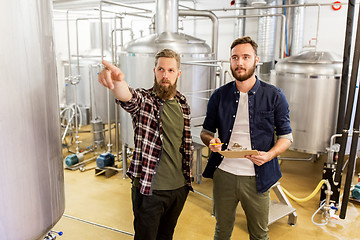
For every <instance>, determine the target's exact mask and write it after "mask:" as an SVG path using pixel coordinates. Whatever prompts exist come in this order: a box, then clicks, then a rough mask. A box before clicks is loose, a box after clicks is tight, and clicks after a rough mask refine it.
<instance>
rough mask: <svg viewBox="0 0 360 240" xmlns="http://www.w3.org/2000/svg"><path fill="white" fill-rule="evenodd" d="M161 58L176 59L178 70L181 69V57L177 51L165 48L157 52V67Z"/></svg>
mask: <svg viewBox="0 0 360 240" xmlns="http://www.w3.org/2000/svg"><path fill="white" fill-rule="evenodd" d="M161 57H166V58H174V59H175V60H176V63H177V67H178V69H179V68H180V55H179V54H178V53H176V52H175V51H173V50H171V49H167V48H165V49H163V50H160V51H159V52H157V53H156V55H155V67H156V65H157V64H158V60H159V58H161Z"/></svg>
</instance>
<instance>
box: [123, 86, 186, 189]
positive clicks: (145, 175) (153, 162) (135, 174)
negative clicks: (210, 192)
mask: <svg viewBox="0 0 360 240" xmlns="http://www.w3.org/2000/svg"><path fill="white" fill-rule="evenodd" d="M130 91H131V93H132V99H131V100H130V101H128V102H121V101H119V100H117V103H119V104H120V105H121V107H122V108H123V109H124V110H125V111H127V112H129V113H130V114H131V117H132V122H133V127H134V144H135V149H134V153H133V159H132V161H131V163H130V167H129V169H128V171H127V175H128V176H129V177H130V178H131V179H133V178H140V182H139V183H140V184H139V188H140V192H141V193H142V194H144V195H151V193H152V184H151V183H152V178H153V176H154V172H155V171H156V168H157V166H158V162H159V160H160V155H161V151H162V146H163V142H162V141H163V135H162V123H161V111H162V107H163V103H164V101H163V100H161V99H160V98H159V97H157V96H156V94H155V92H154V91H153V89H152V88H150V89H136V90H134V89H131V88H130ZM175 99H176V100H177V101H178V102H179V103H180V108H181V112H182V114H183V117H184V131H183V137H182V145H181V149H180V152H181V154H182V156H183V158H182V169H183V173H184V177H185V179H186V181H187V185H188V186H189V187H190V188H191V180H190V162H191V159H192V150H191V144H192V139H191V132H190V107H189V104H188V103H187V101H186V98H185V96H183V95H182V94H180V93H179V92H177V93H176V95H175Z"/></svg>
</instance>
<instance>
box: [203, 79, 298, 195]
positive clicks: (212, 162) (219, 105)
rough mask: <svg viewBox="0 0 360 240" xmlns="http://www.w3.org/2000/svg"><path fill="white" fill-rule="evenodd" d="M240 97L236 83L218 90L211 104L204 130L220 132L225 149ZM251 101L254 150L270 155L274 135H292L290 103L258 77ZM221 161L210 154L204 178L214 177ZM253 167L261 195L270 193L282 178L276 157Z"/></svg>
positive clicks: (218, 157)
mask: <svg viewBox="0 0 360 240" xmlns="http://www.w3.org/2000/svg"><path fill="white" fill-rule="evenodd" d="M239 97H240V92H239V90H238V89H237V87H236V84H235V81H233V82H230V83H228V84H226V85H224V86H222V87H220V88H218V89H217V90H215V92H214V93H213V94H212V95H211V97H210V99H209V102H208V106H207V113H206V118H205V121H204V124H203V129H204V130H205V131H210V132H212V133H216V131H218V135H219V138H220V140H221V142H222V143H224V144H223V145H222V150H225V149H226V148H227V147H228V143H229V141H230V137H231V132H232V129H233V127H234V122H235V117H234V116H236V111H237V108H238V103H239ZM248 101H249V102H248V104H249V126H250V139H251V148H252V149H256V150H259V151H265V152H267V151H269V150H270V149H271V148H272V147H273V146H274V144H275V134H276V135H277V136H281V135H286V134H289V133H291V132H292V130H291V127H290V118H289V104H288V102H287V100H286V97H285V95H284V93H283V91H282V90H281V89H279V88H277V87H275V86H273V85H271V84H268V83H265V82H263V81H260V80H259V79H258V78H256V82H255V85H254V86H253V87H252V88H251V89H250V91H249V92H248ZM222 159H223V156H222V155H221V154H219V153H214V152H213V153H211V155H210V158H209V161H208V164H207V166H206V168H205V170H204V173H203V176H204V177H208V178H212V177H213V174H214V171H215V169H216V168H217V167H218V166H219V165H220V163H221V161H222ZM254 167H255V176H256V183H257V191H258V192H259V193H263V192H265V191H267V190H268V189H269V188H270V187H271V186H272V185H273V184H275V183H276V182H277V181H278V180H279V179H280V178H281V171H280V166H279V162H278V160H277V158H274V159H272V160H271V161H269V162H266V163H265V164H263V165H261V166H257V165H255V164H254Z"/></svg>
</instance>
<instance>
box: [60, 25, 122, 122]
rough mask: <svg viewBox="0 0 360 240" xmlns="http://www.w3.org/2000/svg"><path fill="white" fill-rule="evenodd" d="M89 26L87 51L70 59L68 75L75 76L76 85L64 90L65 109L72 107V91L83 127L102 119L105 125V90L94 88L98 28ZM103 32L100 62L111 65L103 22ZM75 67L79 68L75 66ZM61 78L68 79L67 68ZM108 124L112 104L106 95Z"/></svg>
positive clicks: (108, 34)
mask: <svg viewBox="0 0 360 240" xmlns="http://www.w3.org/2000/svg"><path fill="white" fill-rule="evenodd" d="M89 26H90V36H91V37H90V40H91V44H90V49H89V50H85V51H82V52H81V53H80V54H79V55H80V56H79V61H78V60H77V57H73V58H72V61H71V75H72V76H73V77H77V76H79V77H80V79H79V81H76V80H75V81H74V82H75V83H77V84H76V87H75V85H73V84H70V83H67V84H66V86H65V96H66V97H65V100H66V103H65V105H67V106H69V105H72V104H74V103H75V95H74V91H75V89H76V95H77V96H76V98H77V99H76V102H77V104H78V106H79V108H80V109H81V113H82V120H83V121H82V123H81V124H83V125H87V124H89V123H90V120H94V119H99V118H100V119H102V120H103V122H108V111H107V110H108V108H107V105H108V101H109V98H108V95H107V90H106V88H104V87H102V86H101V85H99V84H98V81H97V78H98V76H97V73H98V72H99V67H98V65H99V64H100V63H101V42H100V36H101V34H100V24H99V22H95V21H92V22H89ZM103 32H104V56H103V57H104V59H105V60H107V61H111V51H110V49H111V47H110V43H111V39H110V34H111V33H110V25H109V23H107V22H104V23H103ZM78 63H79V66H78ZM64 70H65V76H69V75H70V71H69V65H68V64H66V65H65V69H64ZM110 98H111V99H110V121H111V122H114V119H115V110H114V109H115V100H114V97H113V95H112V94H110Z"/></svg>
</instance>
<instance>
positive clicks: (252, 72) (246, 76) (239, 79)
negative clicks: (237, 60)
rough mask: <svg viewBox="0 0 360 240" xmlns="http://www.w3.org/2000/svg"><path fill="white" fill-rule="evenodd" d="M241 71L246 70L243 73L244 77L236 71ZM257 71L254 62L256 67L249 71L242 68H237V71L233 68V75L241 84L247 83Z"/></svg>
mask: <svg viewBox="0 0 360 240" xmlns="http://www.w3.org/2000/svg"><path fill="white" fill-rule="evenodd" d="M239 69H244V70H245V72H244V73H243V75H240V74H238V73H237V72H236V71H237V70H239ZM255 69H256V62H254V65H253V66H252V67H250V68H249V69H245V68H240V67H237V68H235V69H233V68H231V73H232V75H233V76H234V78H235V79H236V80H238V81H240V82H243V81H246V80H248V79H249V78H250V77H251V76H252V75H253V74H254V73H255Z"/></svg>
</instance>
